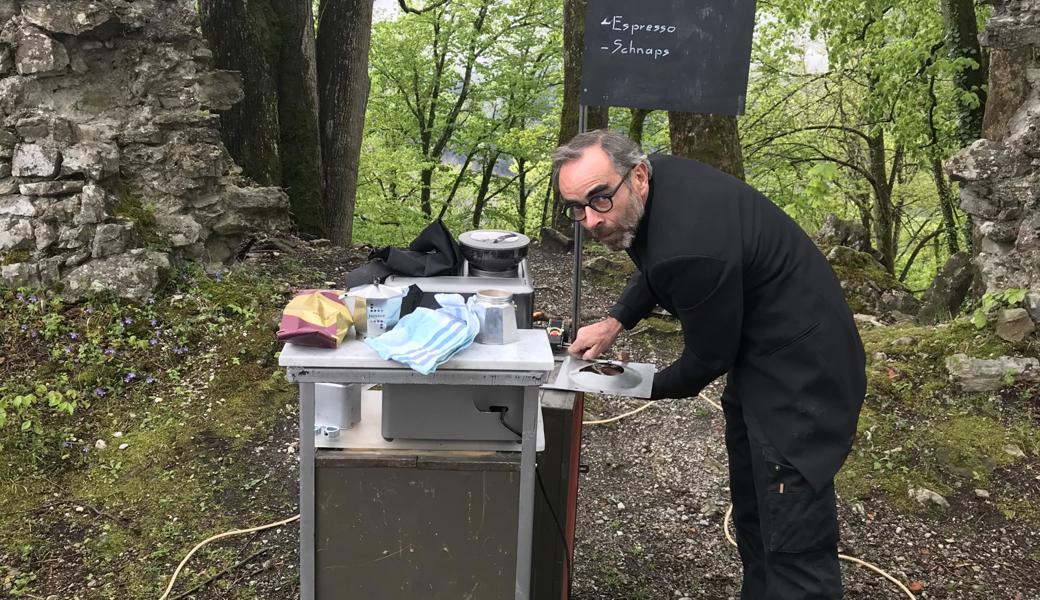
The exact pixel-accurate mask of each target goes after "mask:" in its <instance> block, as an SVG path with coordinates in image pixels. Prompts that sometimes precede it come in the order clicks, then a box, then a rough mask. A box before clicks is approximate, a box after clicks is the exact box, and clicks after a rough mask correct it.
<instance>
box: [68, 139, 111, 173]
mask: <svg viewBox="0 0 1040 600" xmlns="http://www.w3.org/2000/svg"><path fill="white" fill-rule="evenodd" d="M61 154H62V161H61V175H62V176H69V175H74V174H78V173H82V174H83V175H86V176H87V177H89V178H91V179H96V180H100V179H104V178H106V177H108V176H110V175H115V174H116V173H119V146H116V145H115V144H106V143H102V142H80V143H79V144H76V145H74V146H70V147H68V148H66V149H64V150H63V151H62V153H61Z"/></svg>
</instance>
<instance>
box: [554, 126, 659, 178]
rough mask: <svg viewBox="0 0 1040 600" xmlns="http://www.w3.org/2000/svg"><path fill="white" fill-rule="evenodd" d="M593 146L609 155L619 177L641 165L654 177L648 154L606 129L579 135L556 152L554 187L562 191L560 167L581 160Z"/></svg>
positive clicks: (628, 140)
mask: <svg viewBox="0 0 1040 600" xmlns="http://www.w3.org/2000/svg"><path fill="white" fill-rule="evenodd" d="M593 145H598V146H599V147H600V148H602V149H603V151H604V152H606V153H607V156H609V157H610V162H612V163H613V164H614V169H616V170H617V172H618V175H621V174H622V173H624V172H625V171H627V170H628V169H630V168H632V167H634V166H636V165H637V164H639V163H643V164H644V165H646V172H647V175H652V174H653V172H654V168H653V166H652V165H651V164H650V160H649V159H648V158H647V157H646V154H644V153H643V150H642V149H641V148H640V147H639V144H637V143H635V142H633V141H632V140H630V139H628V138H627V137H625V136H623V135H621V134H620V133H614V132H613V131H608V130H606V129H596V130H594V131H587V132H585V133H579V134H578V135H576V136H574V137H573V138H571V140H570V141H569V142H567V143H566V144H564V145H562V146H560V147H559V148H557V149H556V151H555V152H553V156H552V159H553V162H552V181H553V187H555V188H556V189H560V180H559V178H560V167H562V166H563V165H565V164H567V163H569V162H571V161H573V160H577V159H579V158H581V155H582V154H583V153H584V152H585V149H586V148H588V147H590V146H593Z"/></svg>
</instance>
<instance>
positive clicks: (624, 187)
mask: <svg viewBox="0 0 1040 600" xmlns="http://www.w3.org/2000/svg"><path fill="white" fill-rule="evenodd" d="M623 177H624V173H618V172H617V170H616V169H615V168H614V164H613V163H612V162H611V160H610V157H609V156H607V153H606V152H604V151H603V149H602V148H600V147H599V146H592V147H589V148H586V149H585V152H584V153H583V154H582V155H581V157H580V158H578V159H576V160H573V161H571V162H569V163H566V164H564V165H563V166H562V167H560V174H559V186H560V195H561V196H562V197H563V202H576V203H578V204H587V203H588V202H589V199H591V198H593V197H594V196H597V195H603V194H609V193H610V191H611V190H613V189H615V188H617V192H616V193H615V194H614V196H613V206H612V207H611V208H610V210H608V211H607V212H605V213H600V212H596V211H594V210H592V209H591V208H585V218H584V219H583V220H582V221H581V224H582V226H583V227H585V229H588V230H589V231H590V232H591V233H592V235H593V236H594V237H595V238H596V239H597V240H599V241H600V242H602V243H603V245H605V246H606V247H607V248H610V249H611V250H625V249H627V248H628V247H629V246H630V245H631V244H632V240H633V238H635V234H636V229H637V228H638V227H639V220H640V219H641V218H643V203H644V201H645V199H646V194H647V190H648V182H647V173H646V166H645V165H643V164H637V165H636V166H635V168H634V169H632V172H631V173H629V174H628V178H627V181H625V182H623V183H622V181H621V180H622V178H623ZM619 183H621V186H620V187H618V184H619Z"/></svg>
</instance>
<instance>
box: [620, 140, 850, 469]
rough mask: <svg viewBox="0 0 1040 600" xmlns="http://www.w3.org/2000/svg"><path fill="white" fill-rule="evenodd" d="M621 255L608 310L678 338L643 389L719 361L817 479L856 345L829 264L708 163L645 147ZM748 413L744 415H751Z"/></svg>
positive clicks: (771, 433)
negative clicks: (667, 327) (642, 178)
mask: <svg viewBox="0 0 1040 600" xmlns="http://www.w3.org/2000/svg"><path fill="white" fill-rule="evenodd" d="M651 163H652V164H653V176H652V178H651V181H650V195H649V198H648V200H647V203H646V213H645V215H644V216H643V219H642V221H641V222H640V225H639V229H638V232H637V233H636V237H635V240H634V241H633V243H632V246H631V248H629V250H628V254H629V256H631V257H632V260H633V261H634V262H635V264H636V266H637V267H638V270H637V271H636V273H635V274H634V275H633V277H632V280H631V281H630V282H629V284H628V287H627V288H625V291H624V292H623V293H622V295H621V298H620V300H619V301H618V303H617V304H616V305H615V306H614V307H613V308H611V309H610V314H611V315H613V316H614V317H615V318H617V319H618V320H619V321H621V323H622V324H623V325H624V326H625V328H626V329H631V328H632V327H634V326H635V325H636V323H638V322H639V320H640V319H642V318H643V317H645V316H646V315H647V314H648V313H649V312H650V310H651V309H652V308H653V307H654V305H655V304H660V305H661V306H662V307H664V308H665V309H666V310H668V312H670V313H671V314H673V315H675V316H676V317H678V319H679V321H680V322H681V323H682V329H683V338H684V341H685V347H684V350H683V353H682V356H681V357H680V358H679V360H677V361H676V362H675V363H674V364H672V365H671V366H669V367H668V368H666V369H664V370H663V371H661V372H659V373H658V374H657V375H656V376H655V378H654V388H653V397H654V398H684V397H689V396H694V395H696V394H697V393H698V392H700V390H701V389H703V388H704V386H706V385H707V384H709V383H710V382H711V381H713V380H714V379H715V378H717V377H719V376H720V375H722V374H723V373H727V372H728V373H729V378H728V390H729V391H730V392H731V393H732V394H733V395H734V397H735V398H736V399H737V400H738V401H739V402H740V403H741V405H742V406H743V407H744V412H745V414H746V415H747V418H748V419H749V423H750V424H752V425H753V426H756V428H757V429H759V430H760V431H761V432H762V434H763V435H765V436H766V438H767V439H768V440H769V442H770V443H771V444H773V445H774V446H775V447H776V448H777V450H779V451H780V453H781V454H782V455H783V456H784V458H786V459H787V460H788V461H790V462H791V464H792V465H793V466H794V467H796V468H797V469H798V470H799V472H801V473H802V475H803V476H804V477H805V478H806V479H807V480H808V481H809V482H810V484H812V485H813V487H815V488H817V489H819V488H820V487H821V486H823V485H825V484H826V483H827V482H829V481H830V480H831V479H832V478H833V477H834V474H835V473H837V471H838V469H839V468H840V467H841V465H842V463H843V462H844V460H845V457H846V455H847V454H848V451H849V448H850V446H851V445H852V440H853V438H854V437H855V433H856V420H857V418H858V416H859V410H860V406H861V405H862V403H863V395H864V392H865V389H866V378H865V373H864V354H863V344H862V342H861V341H860V338H859V333H858V332H857V331H856V326H855V323H854V322H853V319H852V314H851V312H850V310H849V307H848V305H847V304H846V303H845V298H844V296H843V295H842V291H841V286H840V284H839V282H838V279H837V277H836V276H835V275H834V271H833V270H831V267H830V265H829V264H828V263H827V260H826V259H825V258H824V257H823V255H822V254H821V253H820V251H819V249H817V248H816V245H815V244H813V242H812V240H810V239H809V237H808V236H807V235H806V234H805V232H804V231H802V229H801V228H800V227H799V226H798V224H796V223H795V222H794V221H793V220H792V219H791V218H790V217H788V216H787V215H786V214H785V213H784V212H783V211H782V210H780V209H779V208H778V207H777V206H776V205H774V204H773V203H772V202H770V201H769V200H768V199H767V198H766V197H765V196H763V195H762V194H761V193H759V192H758V191H756V190H755V189H753V188H751V187H750V186H748V185H747V184H745V183H744V182H742V181H740V180H738V179H736V178H734V177H730V176H729V175H726V174H725V173H722V172H720V171H717V170H715V169H713V168H711V167H708V166H707V165H704V164H701V163H699V162H696V161H692V160H687V159H683V158H678V157H673V156H654V157H652V158H651ZM756 421H757V424H756V423H754V422H756Z"/></svg>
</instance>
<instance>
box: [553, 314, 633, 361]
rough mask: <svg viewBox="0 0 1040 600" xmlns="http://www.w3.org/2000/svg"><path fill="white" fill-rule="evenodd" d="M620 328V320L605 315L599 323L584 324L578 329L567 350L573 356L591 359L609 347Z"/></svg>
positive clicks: (621, 327)
mask: <svg viewBox="0 0 1040 600" xmlns="http://www.w3.org/2000/svg"><path fill="white" fill-rule="evenodd" d="M622 329H624V327H623V326H622V325H621V321H618V320H617V319H615V318H614V317H607V318H606V319H603V320H602V321H600V322H599V323H593V324H592V325H586V326H585V327H582V328H581V329H579V330H578V335H577V336H576V337H575V338H574V341H573V342H572V343H571V346H570V348H568V349H567V352H569V353H570V355H571V356H573V357H575V358H581V359H584V360H593V359H595V358H597V357H598V356H599V355H600V354H603V353H604V352H606V351H607V349H608V348H610V345H611V344H613V343H614V340H615V339H616V338H617V336H618V334H619V333H621V330H622Z"/></svg>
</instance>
